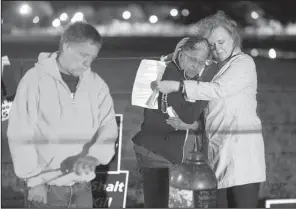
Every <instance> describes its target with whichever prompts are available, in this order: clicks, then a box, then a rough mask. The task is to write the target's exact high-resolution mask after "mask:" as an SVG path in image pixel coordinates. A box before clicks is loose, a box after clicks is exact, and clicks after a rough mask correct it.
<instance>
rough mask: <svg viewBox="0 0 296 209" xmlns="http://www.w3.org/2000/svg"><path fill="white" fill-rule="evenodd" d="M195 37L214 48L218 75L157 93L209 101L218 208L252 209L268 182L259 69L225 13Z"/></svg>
mask: <svg viewBox="0 0 296 209" xmlns="http://www.w3.org/2000/svg"><path fill="white" fill-rule="evenodd" d="M197 33H198V34H199V35H203V36H204V37H205V38H207V40H208V42H209V44H210V45H211V48H212V55H213V58H214V60H215V61H216V62H217V63H218V67H219V71H218V73H217V74H216V75H215V76H214V78H213V80H212V81H211V82H196V81H184V82H176V81H161V82H159V83H158V85H157V89H158V90H159V91H160V92H162V93H171V92H176V91H182V92H183V93H184V94H185V95H186V96H187V97H188V98H189V99H194V100H206V101H209V104H208V107H207V108H206V110H205V120H206V121H205V123H206V136H207V138H208V140H209V143H208V159H209V163H210V165H211V166H212V169H213V170H214V172H215V174H216V177H217V180H218V193H217V204H218V205H217V206H218V207H249V208H254V207H256V206H257V202H258V194H259V185H260V182H264V181H265V180H266V173H265V172H266V171H265V170H266V169H265V154H264V142H263V137H262V127H261V121H260V119H259V117H258V116H257V113H256V109H257V100H256V93H257V74H256V66H255V63H254V61H253V59H252V57H250V56H249V55H247V54H244V53H243V52H242V51H241V47H240V45H241V39H240V36H239V34H238V31H237V28H236V23H235V22H234V21H232V20H231V19H229V18H228V17H227V16H226V15H225V14H224V13H223V12H218V13H217V14H215V15H212V16H209V17H206V18H204V19H202V20H200V21H199V22H198V24H197Z"/></svg>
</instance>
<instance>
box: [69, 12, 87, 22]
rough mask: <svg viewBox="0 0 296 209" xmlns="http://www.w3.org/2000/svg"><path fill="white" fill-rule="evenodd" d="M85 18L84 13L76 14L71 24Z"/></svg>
mask: <svg viewBox="0 0 296 209" xmlns="http://www.w3.org/2000/svg"><path fill="white" fill-rule="evenodd" d="M83 18H84V15H83V13H82V12H76V13H75V14H74V15H73V17H72V19H71V22H72V23H74V22H77V21H83Z"/></svg>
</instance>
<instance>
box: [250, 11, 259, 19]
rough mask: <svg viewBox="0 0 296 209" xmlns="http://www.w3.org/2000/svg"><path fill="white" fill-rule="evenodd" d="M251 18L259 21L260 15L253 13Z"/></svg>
mask: <svg viewBox="0 0 296 209" xmlns="http://www.w3.org/2000/svg"><path fill="white" fill-rule="evenodd" d="M251 17H252V18H253V19H254V20H257V19H258V18H259V14H258V13H257V12H255V11H253V12H252V13H251Z"/></svg>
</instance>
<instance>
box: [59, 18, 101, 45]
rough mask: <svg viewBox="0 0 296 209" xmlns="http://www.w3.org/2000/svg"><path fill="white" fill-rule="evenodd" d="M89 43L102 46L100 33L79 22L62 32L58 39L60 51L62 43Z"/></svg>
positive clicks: (90, 26)
mask: <svg viewBox="0 0 296 209" xmlns="http://www.w3.org/2000/svg"><path fill="white" fill-rule="evenodd" d="M83 42H91V43H92V44H95V45H102V37H101V35H100V33H99V32H98V31H97V30H96V28H95V27H93V26H92V25H90V24H88V23H85V22H82V21H79V22H75V23H73V24H70V25H69V26H68V27H67V28H66V29H65V31H64V33H63V34H62V36H61V39H60V49H62V46H63V44H64V43H83Z"/></svg>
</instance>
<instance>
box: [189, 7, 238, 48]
mask: <svg viewBox="0 0 296 209" xmlns="http://www.w3.org/2000/svg"><path fill="white" fill-rule="evenodd" d="M218 27H223V28H224V29H226V30H227V31H228V32H229V34H230V35H231V36H232V38H233V41H234V45H235V46H237V47H241V36H240V34H239V32H238V29H237V23H236V22H235V21H234V20H232V19H231V18H230V17H228V15H226V14H225V13H224V12H223V11H218V12H217V13H216V14H214V15H211V16H208V17H205V18H203V19H201V20H199V21H198V22H197V23H196V29H195V34H196V35H199V36H202V37H204V38H208V37H209V36H210V35H211V34H212V32H213V30H214V29H216V28H218Z"/></svg>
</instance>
